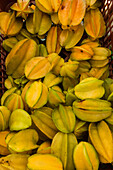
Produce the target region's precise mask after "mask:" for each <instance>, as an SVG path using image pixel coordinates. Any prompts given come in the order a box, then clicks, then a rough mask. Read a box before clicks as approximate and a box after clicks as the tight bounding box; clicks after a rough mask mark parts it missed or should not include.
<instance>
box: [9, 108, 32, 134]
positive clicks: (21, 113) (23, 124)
mask: <svg viewBox="0 0 113 170" xmlns="http://www.w3.org/2000/svg"><path fill="white" fill-rule="evenodd" d="M31 124H32V121H31V116H30V115H29V114H28V113H27V112H26V111H25V110H22V109H16V110H14V111H13V112H12V113H11V116H10V119H9V128H10V131H19V130H22V129H27V128H29V127H30V126H31Z"/></svg>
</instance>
